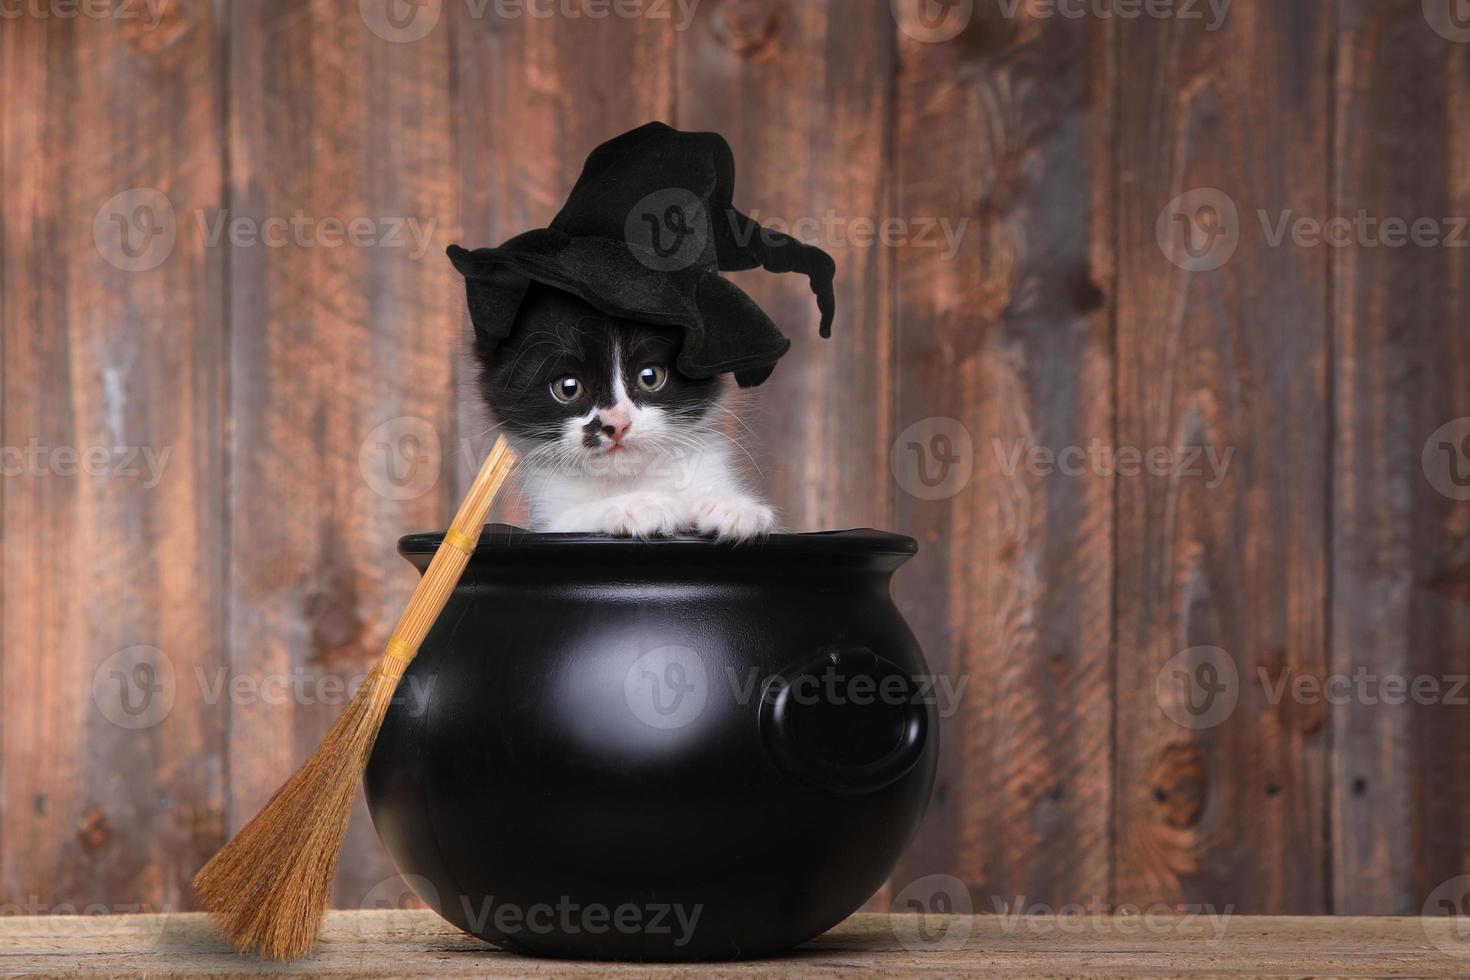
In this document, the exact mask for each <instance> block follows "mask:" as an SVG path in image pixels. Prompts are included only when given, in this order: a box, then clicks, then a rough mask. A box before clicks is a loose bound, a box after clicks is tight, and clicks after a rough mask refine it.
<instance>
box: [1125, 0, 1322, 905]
mask: <svg viewBox="0 0 1470 980" xmlns="http://www.w3.org/2000/svg"><path fill="white" fill-rule="evenodd" d="M1210 23H1211V22H1210V21H1209V19H1208V18H1205V19H1199V20H1182V19H1178V18H1167V19H1157V18H1143V19H1139V20H1135V21H1131V22H1128V23H1126V24H1120V26H1119V40H1120V49H1119V59H1118V63H1119V76H1120V94H1119V123H1118V141H1117V147H1118V166H1119V168H1120V174H1119V177H1120V183H1119V213H1118V229H1119V244H1118V268H1119V288H1118V345H1117V364H1118V405H1117V409H1118V437H1117V438H1118V443H1117V444H1118V446H1119V447H1131V448H1132V449H1133V450H1134V451H1136V452H1138V453H1139V454H1140V456H1141V458H1142V459H1143V461H1144V464H1143V468H1142V471H1141V472H1138V473H1137V475H1133V476H1121V475H1120V476H1119V478H1118V538H1117V539H1118V547H1119V551H1118V556H1117V560H1118V588H1117V597H1118V606H1117V616H1118V620H1117V626H1118V671H1117V691H1118V713H1117V728H1116V732H1117V743H1118V744H1117V763H1118V764H1117V800H1116V807H1117V834H1116V846H1117V857H1116V867H1117V874H1116V898H1117V899H1118V900H1119V901H1166V902H1185V903H1191V904H1211V905H1214V906H1215V907H1217V908H1222V907H1225V906H1231V905H1233V906H1234V908H1235V909H1236V911H1241V912H1252V913H1253V912H1293V913H1299V912H1316V911H1323V910H1325V909H1326V908H1327V846H1326V842H1325V840H1324V831H1325V821H1326V814H1325V812H1324V806H1325V798H1326V792H1327V787H1326V783H1325V769H1326V746H1325V743H1324V739H1325V728H1324V725H1323V721H1324V710H1323V709H1324V706H1322V705H1316V706H1311V705H1302V704H1297V703H1294V701H1293V699H1292V698H1291V697H1290V695H1287V696H1286V697H1283V698H1276V699H1275V700H1274V702H1273V697H1272V695H1271V693H1270V692H1271V691H1272V690H1274V689H1275V688H1273V687H1272V685H1276V684H1280V683H1283V682H1287V683H1290V682H1293V681H1294V680H1295V678H1298V677H1303V676H1305V677H1307V678H1321V677H1322V676H1323V674H1324V673H1325V671H1326V669H1327V654H1326V647H1327V638H1326V622H1325V614H1324V610H1325V608H1326V603H1327V557H1326V543H1327V529H1328V519H1329V504H1328V497H1327V491H1328V476H1329V470H1328V466H1327V458H1326V447H1327V443H1328V421H1327V412H1328V409H1327V372H1326V356H1325V351H1326V343H1327V302H1328V301H1327V296H1328V287H1327V263H1328V258H1327V255H1326V253H1325V251H1324V250H1322V249H1320V248H1317V249H1312V248H1296V247H1294V246H1293V245H1292V244H1291V242H1290V241H1289V240H1288V241H1286V242H1285V243H1284V244H1282V245H1281V246H1279V247H1272V245H1271V244H1270V241H1269V237H1268V236H1267V234H1266V233H1265V231H1264V230H1263V227H1262V225H1261V222H1260V215H1268V216H1269V217H1270V219H1271V221H1272V222H1273V223H1274V222H1275V221H1276V220H1277V218H1278V217H1279V216H1280V215H1281V214H1282V213H1284V212H1290V213H1292V214H1295V215H1312V216H1322V215H1323V214H1324V213H1325V211H1326V208H1327V207H1328V195H1327V173H1326V168H1325V167H1324V161H1325V160H1326V159H1327V150H1328V130H1329V120H1330V118H1331V114H1330V96H1331V91H1330V85H1329V84H1328V79H1329V77H1330V74H1329V64H1330V56H1331V40H1332V32H1333V24H1334V14H1333V9H1332V8H1331V7H1329V6H1326V5H1322V4H1270V3H1249V4H1247V3H1237V4H1235V5H1233V6H1232V7H1231V8H1230V11H1229V14H1228V17H1226V19H1225V20H1224V22H1223V24H1221V25H1220V27H1219V29H1218V30H1215V31H1211V30H1210V29H1209V24H1210ZM1188 192H1195V194H1194V196H1192V197H1186V198H1183V199H1182V200H1181V199H1179V197H1178V196H1179V195H1184V194H1186V193H1188ZM1181 223H1182V224H1181ZM1181 227H1186V228H1188V229H1189V234H1190V247H1192V248H1194V249H1195V251H1196V253H1197V254H1196V255H1195V256H1194V257H1191V255H1190V254H1189V253H1188V252H1186V250H1185V244H1184V243H1183V239H1182V237H1181V235H1180V230H1181ZM1216 232H1219V233H1220V234H1219V236H1218V237H1212V235H1214V234H1215V233H1216ZM1237 246H1238V247H1237ZM1232 248H1234V252H1233V255H1232V253H1231V249H1232ZM1216 266H1219V267H1218V268H1216ZM1192 447H1200V448H1203V449H1207V450H1211V451H1213V452H1214V453H1216V458H1215V460H1214V462H1211V460H1210V459H1209V458H1207V457H1206V458H1197V457H1195V456H1194V455H1193V454H1194V449H1193V448H1192ZM1151 452H1155V453H1158V454H1159V455H1157V456H1155V457H1154V458H1155V460H1156V462H1157V464H1158V465H1155V466H1153V467H1149V466H1148V460H1149V458H1150V457H1149V454H1150V453H1151ZM1227 454H1232V455H1229V456H1228V461H1227ZM1120 463H1121V460H1120ZM1135 463H1136V461H1135ZM1180 467H1188V468H1192V469H1194V470H1195V471H1197V475H1191V474H1190V473H1189V472H1187V470H1184V469H1180ZM1150 470H1152V471H1153V472H1152V473H1151V472H1150ZM1202 647H1214V648H1219V650H1221V651H1223V652H1222V653H1213V654H1206V653H1205V652H1203V651H1200V650H1199V648H1202ZM1190 650H1193V651H1195V652H1192V653H1185V651H1190ZM1206 656H1213V657H1215V658H1217V660H1218V662H1216V661H1210V662H1208V663H1206V662H1204V661H1203V660H1201V659H1200V658H1202V657H1206ZM1212 670H1215V671H1218V673H1216V674H1211V673H1210V671H1212ZM1216 688H1218V689H1219V690H1218V691H1216V690H1215V689H1216ZM1186 702H1188V704H1191V705H1193V706H1194V707H1195V708H1196V709H1197V711H1198V713H1194V714H1191V713H1190V712H1189V710H1188V708H1187V707H1186Z"/></svg>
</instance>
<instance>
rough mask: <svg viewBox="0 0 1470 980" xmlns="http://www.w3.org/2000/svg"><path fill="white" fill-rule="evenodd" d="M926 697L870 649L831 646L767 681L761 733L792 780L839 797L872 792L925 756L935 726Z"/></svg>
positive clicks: (913, 680) (911, 680) (900, 669)
mask: <svg viewBox="0 0 1470 980" xmlns="http://www.w3.org/2000/svg"><path fill="white" fill-rule="evenodd" d="M921 691H922V688H921V687H920V685H918V684H916V683H915V678H913V677H911V676H909V675H908V674H907V673H906V672H904V670H903V669H902V668H901V667H899V666H898V665H897V664H895V663H894V662H893V661H891V660H889V659H887V658H885V657H881V656H879V655H878V654H876V653H874V652H873V651H872V650H869V649H868V648H867V647H858V646H830V647H826V648H824V649H823V650H822V651H821V652H820V653H818V654H817V656H815V657H812V658H810V659H807V660H803V661H801V662H799V663H796V664H793V665H792V666H790V667H788V668H786V669H785V670H783V671H781V672H780V673H779V674H777V675H776V676H775V677H772V678H771V679H770V681H768V682H767V684H766V686H765V689H764V691H763V696H762V697H761V713H760V725H761V731H762V733H763V735H764V737H765V743H766V747H767V748H768V749H769V750H770V753H771V756H772V757H773V758H774V759H775V761H776V763H777V764H778V765H779V766H780V767H781V768H782V769H785V770H786V771H787V772H788V773H790V774H791V775H793V776H796V777H798V778H800V779H802V780H803V781H805V782H807V783H810V784H811V785H813V786H816V787H817V788H819V789H823V790H827V791H829V792H833V793H840V794H843V795H850V796H855V795H861V794H866V793H873V792H876V791H877V790H880V789H882V788H883V787H885V786H888V785H891V784H892V783H894V782H896V781H897V780H899V779H900V778H902V777H903V775H904V774H905V773H907V772H908V771H909V770H910V769H912V768H913V767H914V764H915V763H916V762H918V761H919V757H920V756H921V755H923V752H924V743H925V741H926V739H927V738H928V737H929V725H930V719H929V709H928V705H927V703H926V702H925V699H924V698H923V697H922V696H921Z"/></svg>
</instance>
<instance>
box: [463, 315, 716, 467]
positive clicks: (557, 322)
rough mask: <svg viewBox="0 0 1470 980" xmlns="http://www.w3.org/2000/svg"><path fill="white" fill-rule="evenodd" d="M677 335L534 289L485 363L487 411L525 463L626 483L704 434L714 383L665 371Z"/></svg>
mask: <svg viewBox="0 0 1470 980" xmlns="http://www.w3.org/2000/svg"><path fill="white" fill-rule="evenodd" d="M678 353H679V331H678V330H677V329H676V328H664V327H655V326H651V325H648V324H639V323H633V322H630V321H627V320H619V319H617V318H615V317H609V316H607V315H606V314H604V313H601V312H599V311H598V310H597V309H595V308H594V307H592V306H590V305H588V304H586V303H584V302H582V301H581V300H580V299H577V298H576V297H574V296H571V295H569V294H567V293H562V292H559V291H556V290H551V289H540V288H535V287H533V288H532V290H531V291H530V292H529V293H528V294H527V295H526V298H525V301H524V302H523V303H522V305H521V310H520V313H519V315H518V316H517V317H516V324H515V327H514V329H513V330H512V332H511V335H510V336H509V337H508V338H506V339H505V340H504V341H502V342H500V344H498V345H497V346H496V348H495V350H494V352H493V354H492V355H491V356H490V357H489V358H486V359H485V373H484V379H483V385H484V392H485V398H486V401H487V402H488V403H489V405H490V409H491V411H493V412H494V413H495V417H496V419H497V420H498V421H499V422H500V424H501V425H502V426H504V427H505V429H506V430H507V431H508V432H509V433H510V434H511V435H512V436H514V437H515V438H516V439H517V440H518V441H520V442H521V443H522V445H523V446H524V447H525V448H526V449H527V450H528V456H527V461H528V462H533V463H534V464H536V465H540V466H543V467H556V468H563V469H568V470H571V471H580V472H584V473H589V474H604V475H633V474H635V473H638V472H640V471H642V470H644V469H646V468H647V467H649V466H651V465H654V464H657V463H659V462H661V461H663V460H666V459H669V458H672V457H675V456H677V455H679V454H680V453H682V452H686V451H688V450H690V449H692V448H693V447H694V444H695V443H694V440H693V439H692V438H691V437H692V436H695V435H697V434H699V433H702V432H704V431H707V430H708V428H709V427H710V426H711V425H712V423H713V420H712V416H713V414H714V407H715V405H716V404H717V403H718V401H719V398H720V395H721V384H720V381H719V379H718V378H708V379H703V380H695V379H693V378H688V377H685V376H684V375H682V374H680V373H679V371H678V370H677V369H676V368H675V367H674V358H675V357H676V356H677V355H678Z"/></svg>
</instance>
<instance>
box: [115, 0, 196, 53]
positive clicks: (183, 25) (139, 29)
mask: <svg viewBox="0 0 1470 980" xmlns="http://www.w3.org/2000/svg"><path fill="white" fill-rule="evenodd" d="M194 2H197V0H162V2H161V3H156V4H151V3H140V4H137V5H135V6H130V5H127V4H124V5H122V6H120V7H119V8H118V10H119V11H132V13H133V16H128V17H127V18H126V19H125V20H124V21H123V34H124V36H125V37H127V39H128V43H129V44H131V45H132V46H133V47H134V48H135V49H136V50H137V51H139V52H140V53H142V54H146V55H156V54H159V53H160V52H163V51H166V50H168V49H169V48H172V47H175V46H176V45H178V44H179V42H180V41H182V40H183V39H184V38H186V37H188V36H189V34H190V33H192V31H193V29H194V22H195V21H196V20H198V15H197V14H195V13H193V12H191V11H189V10H186V9H185V8H187V7H188V6H189V5H190V4H191V3H194ZM120 15H121V14H120Z"/></svg>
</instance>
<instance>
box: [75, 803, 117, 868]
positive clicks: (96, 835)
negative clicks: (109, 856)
mask: <svg viewBox="0 0 1470 980" xmlns="http://www.w3.org/2000/svg"><path fill="white" fill-rule="evenodd" d="M111 842H112V825H111V824H110V823H109V822H108V820H107V814H106V813H103V812H102V808H101V807H95V806H94V807H92V808H91V809H89V810H88V811H87V812H86V813H84V814H82V819H81V820H80V821H79V822H78V825H77V843H78V844H80V845H81V848H82V853H83V854H86V855H87V857H96V856H97V855H98V854H101V853H102V851H103V850H104V849H105V848H106V847H107V845H108V844H110V843H111Z"/></svg>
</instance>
